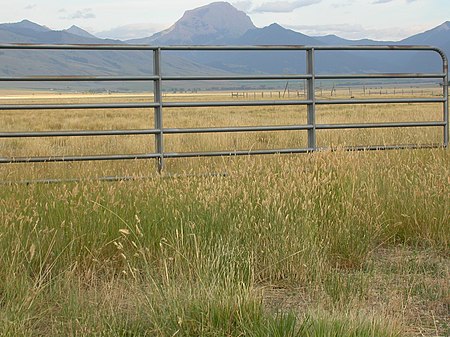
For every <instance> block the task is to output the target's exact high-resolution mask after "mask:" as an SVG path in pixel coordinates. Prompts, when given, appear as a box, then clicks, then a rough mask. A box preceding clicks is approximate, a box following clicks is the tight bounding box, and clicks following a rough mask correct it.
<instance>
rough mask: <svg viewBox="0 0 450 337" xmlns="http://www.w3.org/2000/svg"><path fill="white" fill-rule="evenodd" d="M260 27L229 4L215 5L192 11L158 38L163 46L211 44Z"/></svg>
mask: <svg viewBox="0 0 450 337" xmlns="http://www.w3.org/2000/svg"><path fill="white" fill-rule="evenodd" d="M254 28H256V27H255V25H254V24H253V22H252V20H251V19H250V17H249V16H248V15H247V14H245V13H244V12H242V11H240V10H238V9H236V8H235V7H233V6H232V5H231V4H229V3H228V2H213V3H211V4H209V5H206V6H202V7H199V8H196V9H192V10H188V11H186V12H185V13H184V15H183V17H182V18H181V19H180V20H178V21H177V22H176V23H175V24H174V25H173V26H172V27H170V28H169V29H167V30H165V31H162V32H161V33H159V34H157V35H156V36H154V39H155V40H158V41H159V42H160V43H163V44H165V43H177V42H179V41H183V42H184V43H186V41H190V42H191V43H194V44H195V43H199V42H200V41H201V42H202V43H208V40H210V41H213V40H215V41H217V40H220V39H221V38H222V39H232V38H237V37H239V36H241V35H243V34H244V33H245V32H247V31H248V30H250V29H254Z"/></svg>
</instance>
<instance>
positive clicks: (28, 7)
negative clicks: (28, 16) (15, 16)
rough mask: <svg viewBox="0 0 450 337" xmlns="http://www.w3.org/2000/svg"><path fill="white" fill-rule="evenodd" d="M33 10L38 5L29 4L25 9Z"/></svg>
mask: <svg viewBox="0 0 450 337" xmlns="http://www.w3.org/2000/svg"><path fill="white" fill-rule="evenodd" d="M33 8H36V4H29V5H27V6H25V7H24V9H26V10H29V9H33Z"/></svg>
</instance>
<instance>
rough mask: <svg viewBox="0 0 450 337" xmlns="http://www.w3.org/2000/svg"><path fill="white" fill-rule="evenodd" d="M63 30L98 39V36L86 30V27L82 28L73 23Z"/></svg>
mask: <svg viewBox="0 0 450 337" xmlns="http://www.w3.org/2000/svg"><path fill="white" fill-rule="evenodd" d="M63 32H67V33H70V34H73V35H77V36H81V37H87V38H90V39H97V37H96V36H94V35H92V34H91V33H89V32H87V31H85V30H84V29H81V28H80V27H78V26H75V25H73V26H72V27H70V28H68V29H65V30H63Z"/></svg>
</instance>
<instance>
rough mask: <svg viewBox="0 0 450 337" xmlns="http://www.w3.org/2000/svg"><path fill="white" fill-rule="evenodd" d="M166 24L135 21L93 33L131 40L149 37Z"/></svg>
mask: <svg viewBox="0 0 450 337" xmlns="http://www.w3.org/2000/svg"><path fill="white" fill-rule="evenodd" d="M166 26H167V25H164V26H163V25H159V24H151V23H150V24H149V23H137V24H130V25H125V26H119V27H114V28H111V29H109V30H106V31H102V32H98V33H96V34H95V35H96V36H98V37H102V38H109V39H119V40H131V39H138V38H143V37H149V36H151V35H153V34H154V33H156V32H159V31H161V30H163V29H164V28H166Z"/></svg>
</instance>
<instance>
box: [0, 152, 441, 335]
mask: <svg viewBox="0 0 450 337" xmlns="http://www.w3.org/2000/svg"><path fill="white" fill-rule="evenodd" d="M449 156H450V154H449V152H448V150H445V149H435V150H417V151H407V150H404V151H391V152H370V153H369V152H358V153H352V152H341V151H337V152H319V153H314V154H308V155H302V156H267V157H265V156H263V157H241V158H226V159H201V160H200V159H197V160H190V161H176V162H169V163H168V168H169V169H168V173H166V174H163V175H162V176H158V175H156V174H153V173H148V172H147V174H146V175H147V179H142V180H131V181H121V182H113V183H106V182H99V181H84V182H78V183H70V182H68V183H62V184H9V185H4V186H3V187H2V189H1V190H0V196H1V198H0V221H1V224H2V225H1V227H0V266H1V269H0V306H1V310H0V335H5V336H18V335H29V336H36V335H47V336H48V335H53V336H59V335H80V336H145V335H147V336H155V335H156V336H174V335H178V336H355V337H356V336H403V335H427V336H439V335H445V334H446V333H447V332H448V321H447V320H446V319H447V318H448V317H447V316H448V315H447V314H448V311H447V310H448V296H449V293H448V278H449V268H448V264H449V255H448V252H449V250H448V249H449V238H450V226H449V224H450V221H449V220H450V214H449V211H448V210H449V209H450V199H449V198H448V196H449V195H450V183H449V181H448V177H449V176H450V165H449V163H450V160H449V159H450V158H449ZM135 164H136V163H133V162H132V163H128V165H132V166H133V168H132V170H134V171H133V172H135V173H136V172H138V173H139V174H140V175H144V173H145V171H146V170H147V171H151V172H153V168H152V167H150V168H149V167H146V165H147V164H146V163H141V164H139V165H138V164H136V165H137V166H138V168H137V169H136V168H135V167H134V165H135ZM17 167H18V166H14V165H11V166H9V168H17ZM27 167H30V166H27ZM74 167H76V166H74ZM34 169H35V171H33V170H30V173H29V175H30V176H31V177H34V178H37V177H38V176H37V175H38V174H41V173H42V172H45V171H42V170H44V169H42V167H37V168H34ZM3 170H4V171H2V172H3V173H5V176H6V177H9V176H10V175H11V173H8V172H7V169H5V168H3ZM81 170H82V171H80V173H82V174H83V175H86V176H89V175H96V174H98V172H99V171H98V168H94V170H93V171H92V172H91V171H89V170H90V168H89V166H86V167H84V168H83V167H81ZM83 170H84V171H83ZM170 170H172V172H177V171H178V172H181V173H183V174H180V175H171V174H169V173H170V172H171V171H170ZM143 172H144V173H143ZM205 172H224V174H216V175H214V174H210V175H204V174H201V173H205ZM446 329H447V330H446Z"/></svg>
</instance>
